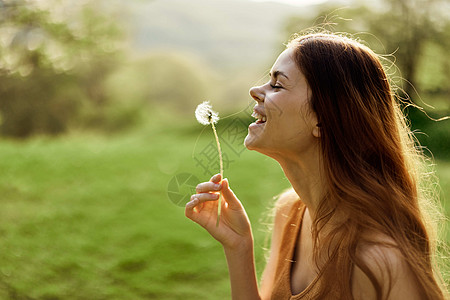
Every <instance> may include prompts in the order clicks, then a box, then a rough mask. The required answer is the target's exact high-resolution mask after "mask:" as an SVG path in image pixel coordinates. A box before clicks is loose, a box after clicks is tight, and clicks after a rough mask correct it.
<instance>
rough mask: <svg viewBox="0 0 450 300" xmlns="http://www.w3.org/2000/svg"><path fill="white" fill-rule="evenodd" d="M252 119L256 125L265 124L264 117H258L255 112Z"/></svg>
mask: <svg viewBox="0 0 450 300" xmlns="http://www.w3.org/2000/svg"><path fill="white" fill-rule="evenodd" d="M252 117H253V118H255V119H257V121H256V124H262V123H266V116H263V115H260V114H259V113H257V112H256V111H254V112H253V113H252Z"/></svg>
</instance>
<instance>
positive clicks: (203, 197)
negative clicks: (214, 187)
mask: <svg viewBox="0 0 450 300" xmlns="http://www.w3.org/2000/svg"><path fill="white" fill-rule="evenodd" d="M195 199H198V203H202V202H205V201H216V200H218V199H219V194H215V193H201V194H194V195H192V196H191V201H194V200H195ZM198 203H197V204H198Z"/></svg>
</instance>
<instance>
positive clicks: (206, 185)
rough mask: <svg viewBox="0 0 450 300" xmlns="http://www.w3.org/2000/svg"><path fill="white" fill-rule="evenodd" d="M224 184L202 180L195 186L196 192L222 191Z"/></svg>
mask: <svg viewBox="0 0 450 300" xmlns="http://www.w3.org/2000/svg"><path fill="white" fill-rule="evenodd" d="M221 188H222V185H221V184H220V183H214V182H211V181H208V182H202V183H199V184H198V185H197V187H196V188H195V192H196V193H207V192H211V191H220V189H221Z"/></svg>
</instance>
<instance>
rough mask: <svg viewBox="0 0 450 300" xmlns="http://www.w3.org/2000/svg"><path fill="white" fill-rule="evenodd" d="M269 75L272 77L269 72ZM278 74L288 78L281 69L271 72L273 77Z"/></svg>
mask: <svg viewBox="0 0 450 300" xmlns="http://www.w3.org/2000/svg"><path fill="white" fill-rule="evenodd" d="M269 76H270V77H272V73H271V72H269ZM278 76H284V77H286V79H288V80H289V77H288V76H287V75H286V74H285V73H283V72H281V71H275V72H273V77H275V78H277V77H278Z"/></svg>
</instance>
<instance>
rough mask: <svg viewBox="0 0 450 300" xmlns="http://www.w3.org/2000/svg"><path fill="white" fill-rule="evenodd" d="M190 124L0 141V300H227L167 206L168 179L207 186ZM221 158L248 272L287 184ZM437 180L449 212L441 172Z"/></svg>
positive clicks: (220, 263) (199, 235) (204, 239)
mask: <svg viewBox="0 0 450 300" xmlns="http://www.w3.org/2000/svg"><path fill="white" fill-rule="evenodd" d="M192 119H193V116H192ZM192 119H191V120H190V121H189V122H188V121H179V120H178V121H177V122H169V121H166V122H159V121H158V122H156V121H155V122H153V123H150V124H149V125H148V126H146V127H145V128H143V129H139V130H136V131H133V132H129V133H126V134H122V135H112V136H100V135H96V134H77V133H73V134H70V135H68V136H64V137H59V138H56V139H48V138H45V137H41V138H34V139H30V140H27V141H12V140H0V157H1V159H0V195H1V203H2V209H1V210H0V220H1V221H0V249H1V255H0V299H167V300H169V299H200V300H201V299H229V297H230V291H229V283H228V272H227V268H226V262H225V259H224V255H223V252H222V249H221V246H220V245H219V244H218V243H217V242H216V241H215V240H213V239H212V238H210V236H209V235H208V234H207V233H206V232H205V231H204V230H203V229H201V228H200V227H199V226H197V225H196V224H194V223H192V222H191V221H190V220H188V219H186V218H185V217H184V209H183V207H181V206H177V205H175V204H174V203H172V202H171V201H170V200H169V197H168V184H169V182H170V181H171V180H172V178H173V177H174V176H176V175H177V174H181V173H189V174H193V175H194V176H195V177H197V178H198V179H199V180H201V181H203V180H208V179H209V175H208V174H205V172H203V170H202V169H201V168H199V167H198V166H197V165H196V163H195V160H194V159H193V152H194V156H196V155H198V154H196V153H199V151H201V150H202V149H204V148H205V147H206V145H208V143H209V142H210V141H211V140H212V132H210V128H207V130H205V131H203V132H202V134H201V135H200V136H199V134H200V132H201V131H202V129H203V128H202V126H200V125H199V124H194V123H193V122H192ZM223 124H226V123H222V125H221V123H220V122H219V127H220V126H224V125H223ZM219 130H220V129H219ZM194 149H196V150H194ZM233 155H234V156H233ZM229 158H230V161H229V164H228V165H226V166H225V177H227V178H229V179H230V185H231V187H232V188H233V190H234V191H235V193H236V194H237V195H238V196H239V198H240V199H241V201H242V202H243V203H244V204H245V206H246V208H247V211H248V214H249V217H250V219H251V221H252V225H253V230H254V233H255V251H256V260H257V269H258V273H260V272H261V271H262V268H263V266H264V259H263V254H264V251H263V248H264V245H265V240H266V236H267V232H266V229H265V228H266V226H265V225H264V223H265V221H266V220H267V217H265V216H266V215H267V212H268V207H270V203H271V199H272V196H274V195H276V194H277V193H278V192H280V191H281V190H282V189H284V188H286V187H288V182H287V180H286V179H285V178H284V175H283V172H282V171H281V169H280V167H279V166H278V165H277V164H276V163H275V162H273V161H272V160H270V159H268V158H266V157H264V156H262V155H260V154H258V153H255V152H249V151H243V152H242V153H239V154H233V153H231V152H229ZM437 170H438V175H439V177H440V179H441V186H442V188H443V189H444V190H445V191H446V192H445V193H446V195H447V196H446V198H444V197H442V199H447V201H450V200H449V197H450V162H449V161H437ZM188 190H189V188H188V189H186V187H183V188H182V192H183V193H186V192H187V191H188ZM444 206H445V209H446V213H447V215H449V213H450V206H449V205H448V204H446V203H444ZM448 240H449V239H448V236H447V241H448Z"/></svg>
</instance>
